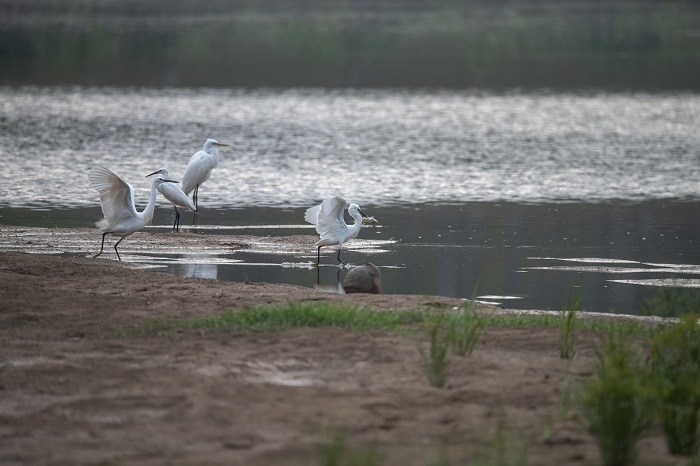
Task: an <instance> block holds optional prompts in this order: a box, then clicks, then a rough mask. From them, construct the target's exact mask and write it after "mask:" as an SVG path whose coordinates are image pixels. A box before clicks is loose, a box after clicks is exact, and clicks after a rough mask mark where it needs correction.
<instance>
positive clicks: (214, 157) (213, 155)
mask: <svg viewBox="0 0 700 466" xmlns="http://www.w3.org/2000/svg"><path fill="white" fill-rule="evenodd" d="M209 159H211V168H216V166H217V165H219V149H218V148H217V147H216V146H212V147H211V149H209Z"/></svg>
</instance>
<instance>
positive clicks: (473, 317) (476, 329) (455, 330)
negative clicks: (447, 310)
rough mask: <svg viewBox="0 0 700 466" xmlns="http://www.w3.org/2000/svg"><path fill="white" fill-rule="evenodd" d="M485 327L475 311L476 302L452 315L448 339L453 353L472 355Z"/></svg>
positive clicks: (448, 326) (471, 302) (468, 304)
mask: <svg viewBox="0 0 700 466" xmlns="http://www.w3.org/2000/svg"><path fill="white" fill-rule="evenodd" d="M483 327H484V325H483V323H482V322H481V320H480V319H479V315H478V314H477V313H476V311H475V310H474V301H470V302H468V303H467V304H465V305H464V307H462V309H461V310H460V311H459V312H457V313H454V314H450V315H449V317H448V322H447V339H448V342H449V344H450V346H451V347H452V352H453V353H455V354H457V355H459V356H465V355H468V354H472V351H473V350H474V346H476V343H477V341H478V340H479V336H480V335H481V331H482V330H483Z"/></svg>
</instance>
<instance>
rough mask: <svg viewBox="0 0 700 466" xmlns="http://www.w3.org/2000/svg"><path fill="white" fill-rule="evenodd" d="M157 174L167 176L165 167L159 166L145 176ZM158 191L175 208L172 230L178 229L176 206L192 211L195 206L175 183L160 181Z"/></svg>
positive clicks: (162, 176) (178, 215) (178, 217)
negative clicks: (156, 169) (159, 167)
mask: <svg viewBox="0 0 700 466" xmlns="http://www.w3.org/2000/svg"><path fill="white" fill-rule="evenodd" d="M158 174H160V177H161V178H165V179H167V178H168V170H166V169H165V168H161V169H160V170H158V171H155V172H153V173H151V174H150V175H146V177H149V176H153V175H158ZM158 192H159V193H161V194H162V195H163V197H164V198H166V199H167V200H168V201H170V203H171V204H172V205H173V207H174V208H175V223H173V231H180V212H179V211H178V210H177V208H178V206H179V207H182V208H183V209H190V210H192V211H196V210H197V207H195V205H194V203H193V202H192V201H191V200H190V198H189V197H187V194H185V193H184V192H183V191H182V189H180V187H179V186H178V185H176V184H173V183H162V184H160V185H158Z"/></svg>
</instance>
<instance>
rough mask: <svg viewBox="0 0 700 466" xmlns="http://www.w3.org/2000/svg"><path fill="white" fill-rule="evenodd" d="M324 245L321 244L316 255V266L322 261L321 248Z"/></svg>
mask: <svg viewBox="0 0 700 466" xmlns="http://www.w3.org/2000/svg"><path fill="white" fill-rule="evenodd" d="M322 247H323V246H319V247H318V253H317V255H316V267H318V266H319V264H320V263H321V248H322Z"/></svg>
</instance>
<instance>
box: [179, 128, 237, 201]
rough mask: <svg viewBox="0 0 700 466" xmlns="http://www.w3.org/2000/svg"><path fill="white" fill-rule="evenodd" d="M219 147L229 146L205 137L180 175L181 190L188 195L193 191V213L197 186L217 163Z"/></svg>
mask: <svg viewBox="0 0 700 466" xmlns="http://www.w3.org/2000/svg"><path fill="white" fill-rule="evenodd" d="M219 147H229V145H228V144H224V143H223V142H219V141H217V140H216V139H207V142H205V143H204V147H202V150H200V151H198V152H196V153H195V154H194V155H193V156H192V158H190V161H189V162H188V163H187V168H185V174H184V175H182V190H183V191H184V192H185V194H187V195H188V196H189V194H190V193H191V192H192V191H194V194H193V195H192V201H193V202H194V206H195V214H196V213H197V212H198V208H199V204H198V203H197V198H198V194H199V186H200V185H201V184H202V183H204V182H205V181H207V180H208V179H209V176H210V175H211V171H212V169H214V168H216V166H217V165H218V164H219V149H218V148H219Z"/></svg>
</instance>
